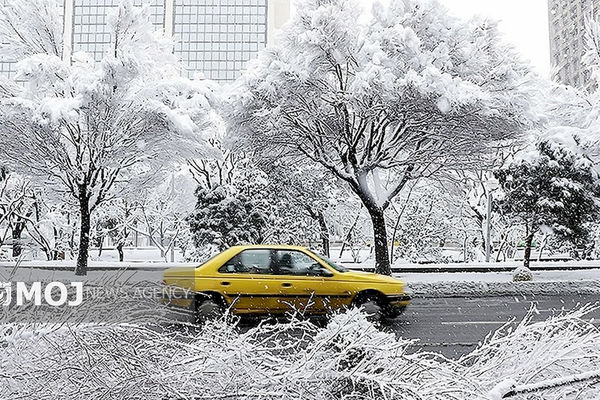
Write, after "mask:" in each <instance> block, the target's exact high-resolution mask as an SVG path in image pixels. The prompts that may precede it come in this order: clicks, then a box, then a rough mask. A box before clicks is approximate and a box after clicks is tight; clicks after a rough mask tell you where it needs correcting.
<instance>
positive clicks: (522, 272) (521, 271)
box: [512, 265, 533, 282]
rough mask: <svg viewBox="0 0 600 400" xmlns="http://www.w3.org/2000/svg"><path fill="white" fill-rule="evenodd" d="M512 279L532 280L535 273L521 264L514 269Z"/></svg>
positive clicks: (519, 280)
mask: <svg viewBox="0 0 600 400" xmlns="http://www.w3.org/2000/svg"><path fill="white" fill-rule="evenodd" d="M512 280H513V282H524V281H532V280H533V273H532V272H531V270H530V269H529V268H526V267H524V266H522V265H521V266H519V267H517V268H516V269H515V270H514V271H513V275H512Z"/></svg>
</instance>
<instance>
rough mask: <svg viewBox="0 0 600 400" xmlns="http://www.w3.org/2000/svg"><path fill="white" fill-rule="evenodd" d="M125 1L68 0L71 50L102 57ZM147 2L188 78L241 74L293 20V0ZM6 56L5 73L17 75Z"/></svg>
mask: <svg viewBox="0 0 600 400" xmlns="http://www.w3.org/2000/svg"><path fill="white" fill-rule="evenodd" d="M119 1H120V0H64V4H63V6H62V9H63V13H62V14H63V15H64V17H63V21H64V41H65V49H70V52H66V54H65V57H66V58H68V57H69V55H70V53H71V52H77V51H85V52H88V53H90V54H92V55H93V57H94V58H95V59H96V60H99V59H100V58H101V57H102V55H103V54H104V52H105V51H106V49H107V47H108V45H109V43H110V40H111V38H110V33H109V32H108V30H107V27H106V18H107V15H108V14H109V12H110V10H111V9H114V8H115V7H116V6H117V5H118V4H119ZM134 4H135V5H142V4H148V5H149V7H150V14H151V22H152V23H153V24H154V25H155V26H156V28H157V30H158V29H163V30H164V31H165V32H166V33H167V34H171V35H173V36H174V38H175V41H176V46H175V49H174V52H175V55H176V56H177V57H178V58H180V59H181V61H182V62H183V64H184V66H185V68H186V74H187V75H188V76H190V77H191V76H193V75H194V74H195V73H196V72H202V73H204V75H205V76H206V77H207V78H210V79H214V80H217V81H225V82H226V81H232V80H234V79H235V78H237V77H238V76H239V74H240V71H241V70H242V69H243V68H244V67H245V65H246V63H247V62H248V60H250V59H252V58H254V57H255V56H256V54H257V52H258V51H260V50H262V49H263V48H264V47H265V46H266V45H267V44H268V43H272V42H273V41H274V40H275V34H276V31H277V29H279V28H280V27H281V26H282V25H283V24H284V23H285V22H286V21H287V20H288V18H289V15H290V0H134ZM14 72H15V71H14V62H11V60H2V62H0V74H3V75H4V76H11V75H12V74H14Z"/></svg>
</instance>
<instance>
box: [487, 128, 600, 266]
mask: <svg viewBox="0 0 600 400" xmlns="http://www.w3.org/2000/svg"><path fill="white" fill-rule="evenodd" d="M576 144H577V143H575V142H571V145H572V146H570V147H569V146H567V145H565V143H561V142H557V141H552V140H546V141H541V142H539V143H538V144H537V147H536V149H535V150H534V151H529V152H524V153H522V154H521V155H520V156H518V157H517V158H516V159H515V160H513V161H512V162H510V163H508V165H506V166H505V167H503V168H501V169H499V170H497V171H496V173H495V174H496V177H497V178H498V180H499V182H500V185H501V187H502V189H503V191H504V197H503V198H501V199H499V200H498V205H499V207H500V210H501V211H502V212H503V213H504V214H505V215H508V216H510V217H511V218H512V219H513V221H515V222H518V223H521V224H523V225H524V227H525V236H526V237H525V255H524V266H525V267H529V260H530V256H531V247H532V242H533V239H534V236H535V234H536V233H538V232H539V231H540V230H544V231H549V232H552V233H553V234H555V235H557V236H559V237H561V238H563V239H564V240H568V241H570V242H572V243H574V244H576V245H581V244H585V242H586V241H587V240H588V239H589V238H588V235H589V226H588V223H590V222H592V221H594V220H595V218H597V217H598V215H599V213H600V208H599V205H598V202H597V198H596V197H597V196H598V195H600V185H599V183H598V176H597V174H596V172H595V171H594V168H593V163H592V162H591V161H590V159H589V158H587V157H585V156H583V155H582V154H581V153H580V152H579V151H577V150H576V149H575V150H574V146H575V145H576Z"/></svg>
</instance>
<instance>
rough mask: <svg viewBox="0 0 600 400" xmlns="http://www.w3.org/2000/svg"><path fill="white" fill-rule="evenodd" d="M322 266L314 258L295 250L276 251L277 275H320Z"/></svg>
mask: <svg viewBox="0 0 600 400" xmlns="http://www.w3.org/2000/svg"><path fill="white" fill-rule="evenodd" d="M321 269H322V267H321V265H320V264H319V263H318V262H317V261H316V260H314V259H313V258H312V257H310V256H308V255H306V254H304V253H302V252H300V251H295V250H276V251H275V256H274V258H273V273H274V274H276V275H303V276H307V275H308V276H311V275H318V273H319V272H320V271H321Z"/></svg>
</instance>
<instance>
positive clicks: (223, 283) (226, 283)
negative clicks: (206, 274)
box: [221, 282, 229, 286]
mask: <svg viewBox="0 0 600 400" xmlns="http://www.w3.org/2000/svg"><path fill="white" fill-rule="evenodd" d="M221 285H223V286H229V282H221Z"/></svg>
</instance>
